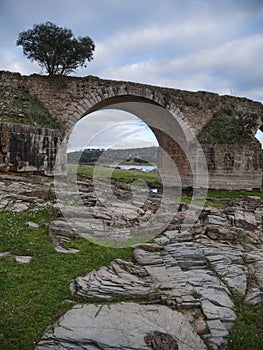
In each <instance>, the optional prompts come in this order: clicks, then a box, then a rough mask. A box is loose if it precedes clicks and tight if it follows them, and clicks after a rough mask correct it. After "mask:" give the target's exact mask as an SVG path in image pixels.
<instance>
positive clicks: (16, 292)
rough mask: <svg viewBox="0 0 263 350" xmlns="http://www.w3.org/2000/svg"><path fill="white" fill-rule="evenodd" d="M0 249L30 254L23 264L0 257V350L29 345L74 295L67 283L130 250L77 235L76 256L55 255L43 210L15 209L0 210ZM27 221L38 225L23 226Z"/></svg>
mask: <svg viewBox="0 0 263 350" xmlns="http://www.w3.org/2000/svg"><path fill="white" fill-rule="evenodd" d="M0 214H1V216H0V235H1V241H0V251H9V252H11V253H12V255H32V256H33V259H32V260H31V262H30V263H29V264H27V265H20V264H17V263H16V262H15V261H14V257H13V256H11V257H5V258H0V296H1V297H0V315H1V317H0V349H1V350H9V349H14V350H15V349H17V350H18V349H27V350H30V349H34V347H35V345H36V343H37V342H38V340H39V338H40V336H41V335H42V333H43V332H44V331H45V329H46V327H47V326H49V325H51V324H52V323H54V322H55V321H56V320H57V319H58V317H59V316H61V315H62V314H64V313H65V312H66V311H67V310H68V309H70V308H71V307H72V302H71V301H73V302H77V301H78V300H79V299H78V298H77V297H73V296H72V295H71V293H70V291H69V282H70V281H71V280H72V279H73V278H75V277H77V276H79V275H84V274H86V273H87V272H89V271H91V270H94V269H97V268H98V267H100V266H102V265H108V264H109V263H110V261H112V260H113V259H114V258H129V259H130V258H131V249H113V248H106V247H102V246H99V245H94V244H92V243H91V242H89V241H87V240H85V239H78V240H76V241H75V242H74V247H75V248H78V249H79V250H80V253H78V254H76V255H70V254H69V255H63V254H57V253H56V252H55V250H54V247H53V245H52V243H51V240H50V238H49V235H48V232H47V227H46V225H45V224H46V223H47V221H51V220H52V219H53V217H52V216H51V215H49V213H48V210H47V209H45V210H41V211H39V210H38V211H32V210H31V211H27V212H23V213H18V214H12V213H0ZM27 221H34V222H36V223H38V224H40V225H41V226H42V228H41V229H39V230H34V229H30V228H29V227H27V225H26V223H27Z"/></svg>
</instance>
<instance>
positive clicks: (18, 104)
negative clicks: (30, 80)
mask: <svg viewBox="0 0 263 350" xmlns="http://www.w3.org/2000/svg"><path fill="white" fill-rule="evenodd" d="M0 116H1V117H0V122H8V123H22V124H28V125H35V126H40V127H45V128H51V129H61V128H62V125H61V123H60V122H58V121H57V120H56V119H54V118H53V117H52V116H51V115H50V113H49V111H48V110H47V109H46V108H45V107H44V106H43V105H42V103H41V102H40V101H38V100H37V99H36V98H34V97H33V96H32V95H30V94H29V92H27V91H26V90H24V89H23V88H11V87H5V89H0Z"/></svg>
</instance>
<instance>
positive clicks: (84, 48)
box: [16, 22, 95, 75]
mask: <svg viewBox="0 0 263 350" xmlns="http://www.w3.org/2000/svg"><path fill="white" fill-rule="evenodd" d="M16 45H21V46H22V47H23V53H24V55H25V56H26V57H27V58H28V59H30V60H31V61H36V62H37V63H38V64H39V66H40V67H41V68H44V69H45V70H46V72H47V73H48V74H49V75H67V74H69V73H71V72H74V71H75V70H76V69H77V68H78V67H86V66H87V62H90V61H91V60H92V59H93V51H94V50H95V44H94V42H93V40H92V39H91V38H90V37H89V36H84V37H78V39H76V38H75V37H74V36H73V33H72V31H71V29H68V28H62V27H58V26H57V25H56V24H54V23H51V22H45V23H41V24H34V25H33V29H29V30H27V31H23V32H21V33H19V34H18V39H17V41H16Z"/></svg>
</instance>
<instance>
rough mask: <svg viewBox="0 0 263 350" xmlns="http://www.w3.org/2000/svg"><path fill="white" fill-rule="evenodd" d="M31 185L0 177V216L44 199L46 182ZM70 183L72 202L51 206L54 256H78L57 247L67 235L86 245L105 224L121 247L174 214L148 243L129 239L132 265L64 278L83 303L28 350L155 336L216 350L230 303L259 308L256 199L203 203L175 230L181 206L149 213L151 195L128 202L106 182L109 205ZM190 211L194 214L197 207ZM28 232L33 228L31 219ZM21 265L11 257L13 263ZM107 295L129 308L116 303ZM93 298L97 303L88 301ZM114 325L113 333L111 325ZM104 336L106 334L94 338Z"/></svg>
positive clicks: (120, 263)
mask: <svg viewBox="0 0 263 350" xmlns="http://www.w3.org/2000/svg"><path fill="white" fill-rule="evenodd" d="M31 182H32V181H31V180H27V179H26V178H25V177H22V176H21V177H19V176H11V175H1V176H0V211H13V212H19V211H22V210H26V209H29V208H33V207H35V206H40V207H42V206H44V205H46V203H47V201H50V200H52V196H53V195H52V191H51V190H50V189H51V187H50V185H51V183H50V181H49V180H48V179H46V180H45V181H42V180H41V181H40V179H38V180H37V181H36V183H35V184H34V183H33V184H32V183H31ZM78 185H79V188H78V190H79V193H78V194H77V195H78V196H80V197H81V200H82V206H79V205H78V204H76V203H77V202H76V203H74V201H75V199H76V198H77V197H74V195H73V194H72V193H71V194H70V195H69V194H68V193H67V196H68V197H69V198H70V199H71V200H72V202H68V203H62V202H61V201H57V203H56V204H54V205H53V211H54V213H56V214H57V218H56V219H55V220H54V221H53V222H52V223H51V224H50V227H49V233H50V237H51V239H52V241H53V244H54V247H55V249H56V251H57V252H58V253H60V254H69V253H74V254H77V253H78V250H76V249H72V248H65V246H64V245H65V243H69V242H71V241H72V240H74V239H76V238H77V237H85V238H87V239H91V240H92V239H93V238H94V232H96V235H97V238H99V237H100V235H101V236H103V235H105V227H106V228H107V230H108V228H109V227H111V226H112V227H114V229H115V231H114V234H115V239H116V242H121V241H122V242H124V243H125V242H127V241H128V242H129V240H130V239H131V238H132V232H133V231H132V230H133V228H134V227H139V225H141V226H140V227H141V228H142V229H143V228H144V227H147V222H148V221H149V219H151V218H152V217H153V218H154V216H155V215H156V218H155V221H154V220H153V221H152V223H153V224H156V225H157V224H159V221H161V220H164V221H165V220H167V218H169V211H171V210H174V214H173V216H172V219H171V220H170V221H169V224H168V226H167V227H166V228H165V229H164V230H163V232H162V233H161V234H158V235H157V236H156V237H155V238H154V241H155V243H150V244H148V245H147V244H142V242H139V243H141V244H137V243H138V242H135V245H134V249H133V255H134V259H133V261H124V260H121V259H115V260H113V261H112V262H111V263H110V264H109V266H103V267H101V268H99V269H98V270H95V271H91V272H89V273H88V274H87V275H86V276H79V277H77V278H76V279H74V280H73V281H71V283H70V290H71V291H72V293H74V294H76V295H78V296H80V297H82V298H84V299H86V300H87V304H83V305H77V306H75V307H74V308H73V309H72V310H70V311H69V312H67V313H66V314H65V315H64V316H63V317H62V318H61V319H60V320H59V321H58V324H56V325H54V326H53V328H52V329H51V330H50V331H49V332H46V333H45V334H44V335H43V337H42V339H41V341H40V343H39V344H38V346H37V348H36V349H38V350H46V349H50V350H52V349H54V348H56V349H78V348H80V347H81V348H83V349H94V350H95V349H112V348H114V349H133V350H135V349H137V350H139V349H148V348H149V346H147V344H146V343H145V337H147V334H154V333H153V332H159V333H158V334H159V335H163V336H165V335H166V334H167V335H169V336H170V339H172V338H171V336H172V337H174V338H173V339H175V340H176V342H177V344H178V348H179V350H182V349H189V350H190V349H193V348H195V349H212V350H219V349H222V348H223V347H224V346H225V345H226V344H227V339H228V336H229V332H230V331H231V329H232V327H233V325H234V324H235V322H236V314H235V307H234V299H235V298H242V299H243V300H244V302H245V303H247V304H250V305H255V304H257V303H260V302H263V248H262V247H263V233H262V231H263V230H262V222H263V220H262V218H263V206H262V199H261V198H258V197H253V196H250V197H245V198H242V199H238V200H233V199H231V200H230V199H229V200H228V199H224V200H216V201H217V202H218V203H219V204H220V205H221V204H224V206H223V207H221V206H220V205H219V206H218V207H213V206H210V207H209V206H206V207H204V208H203V209H202V211H200V215H199V217H198V219H197V220H196V222H195V223H194V224H193V225H192V226H191V227H189V229H188V228H186V229H183V222H184V218H185V217H186V215H188V214H189V212H188V211H189V204H186V203H179V204H178V205H175V204H174V203H173V205H170V204H169V203H168V204H167V203H166V204H165V206H164V208H163V210H162V211H161V213H159V214H158V215H157V214H156V213H157V212H158V209H159V206H160V197H159V195H158V194H157V195H156V194H152V196H151V197H149V198H147V199H146V201H145V200H143V198H141V197H140V196H137V197H136V198H135V199H136V200H135V201H134V202H132V201H131V199H130V197H129V194H127V193H126V192H127V190H129V186H128V185H125V184H123V185H122V187H120V188H118V186H117V185H116V183H115V184H114V187H115V193H116V194H117V199H118V200H116V201H111V202H110V204H109V202H107V201H108V199H107V200H106V201H105V202H102V201H100V200H98V198H97V196H96V194H95V193H94V192H93V188H92V186H91V183H90V182H89V181H84V180H83V181H80V182H79V184H78ZM102 188H103V186H102ZM123 198H125V200H124V201H122V199H123ZM144 199H145V198H144ZM109 200H110V199H109ZM192 210H193V212H192V213H191V215H194V211H195V210H200V208H198V206H195V207H193V208H192ZM144 225H145V226H144ZM28 226H29V227H31V228H32V229H37V228H38V227H37V225H36V224H35V223H33V222H28ZM108 231H109V230H108ZM111 232H113V231H111ZM116 244H117V243H116ZM10 256H11V257H12V255H11V254H10V253H9V252H0V257H10ZM30 260H31V257H25V256H23V257H19V256H17V257H14V261H16V262H17V263H28V262H30ZM116 298H117V299H118V300H119V299H123V300H130V301H133V303H131V302H130V303H128V302H127V303H117V302H114V300H116ZM94 300H95V301H97V302H98V303H100V305H101V306H98V304H91V302H93V301H94ZM152 310H154V312H153V311H152ZM94 314H95V315H96V317H94ZM153 314H154V315H155V317H153V316H152V315H153ZM164 314H165V315H166V316H165V317H164ZM131 315H134V317H132V318H131ZM102 316H103V317H102ZM168 316H169V317H168ZM165 318H167V320H166V321H165ZM119 319H121V320H122V322H123V324H122V323H121V325H122V328H118V326H117V324H116V322H117V321H118V320H119ZM161 321H162V322H164V323H162V322H161ZM158 322H159V323H158ZM173 322H175V323H176V324H181V325H182V324H183V329H181V330H180V332H184V331H185V330H187V332H188V333H189V334H191V337H190V338H191V339H190V338H188V337H186V336H185V335H184V334H181V333H180V332H179V331H177V328H176V326H173V327H171V325H172V324H173ZM118 324H120V322H119V323H118ZM81 325H82V326H81ZM110 325H111V326H110ZM106 329H108V330H109V331H108V332H105V330H106ZM95 330H96V331H95ZM102 330H103V331H102ZM118 332H120V333H118ZM104 333H105V337H106V338H105V339H102V337H101V335H102V334H103V335H104ZM156 334H157V333H156ZM119 335H121V338H118V336H119ZM168 338H169V337H168ZM146 339H148V338H146ZM148 340H149V339H148ZM186 340H187V341H186ZM132 341H134V343H132ZM149 341H150V340H149ZM180 341H181V342H180ZM185 341H186V344H185ZM188 341H189V343H187V342H188ZM136 342H137V343H136Z"/></svg>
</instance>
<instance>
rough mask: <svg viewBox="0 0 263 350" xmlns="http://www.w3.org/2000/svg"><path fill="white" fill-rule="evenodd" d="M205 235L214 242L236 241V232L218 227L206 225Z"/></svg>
mask: <svg viewBox="0 0 263 350" xmlns="http://www.w3.org/2000/svg"><path fill="white" fill-rule="evenodd" d="M206 235H207V236H208V237H209V238H211V239H214V240H218V241H220V240H228V241H235V240H236V239H237V232H236V231H235V230H234V229H229V228H226V227H222V226H219V225H207V226H206Z"/></svg>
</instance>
